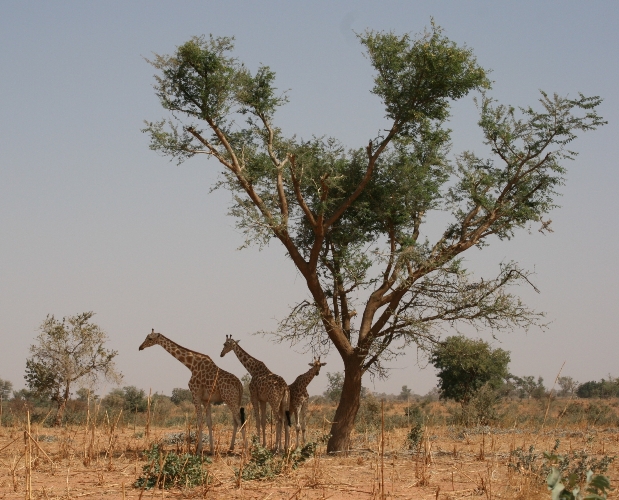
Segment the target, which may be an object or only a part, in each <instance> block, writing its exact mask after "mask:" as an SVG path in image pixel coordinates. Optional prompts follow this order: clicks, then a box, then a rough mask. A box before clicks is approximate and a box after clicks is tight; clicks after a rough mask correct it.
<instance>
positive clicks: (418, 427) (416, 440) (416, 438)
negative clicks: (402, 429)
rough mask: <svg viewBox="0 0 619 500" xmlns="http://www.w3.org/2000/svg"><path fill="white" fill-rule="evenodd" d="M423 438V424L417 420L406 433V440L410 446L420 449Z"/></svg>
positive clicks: (413, 448)
mask: <svg viewBox="0 0 619 500" xmlns="http://www.w3.org/2000/svg"><path fill="white" fill-rule="evenodd" d="M422 440H423V424H422V423H421V422H419V421H418V422H416V423H415V425H413V426H412V427H411V429H410V431H408V434H407V435H406V442H407V443H408V448H409V449H410V450H413V451H418V450H419V447H420V446H421V441H422Z"/></svg>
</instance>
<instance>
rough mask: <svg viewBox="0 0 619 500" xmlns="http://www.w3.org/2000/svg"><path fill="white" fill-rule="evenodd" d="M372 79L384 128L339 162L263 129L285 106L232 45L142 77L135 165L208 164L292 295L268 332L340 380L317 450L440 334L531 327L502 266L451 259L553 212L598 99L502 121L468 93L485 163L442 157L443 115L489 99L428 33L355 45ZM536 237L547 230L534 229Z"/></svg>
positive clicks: (551, 102)
mask: <svg viewBox="0 0 619 500" xmlns="http://www.w3.org/2000/svg"><path fill="white" fill-rule="evenodd" d="M359 40H360V42H361V44H362V45H363V46H364V47H365V49H366V51H367V56H368V58H369V60H370V62H371V64H372V66H373V68H374V70H375V71H376V76H375V79H374V82H375V85H374V88H373V89H372V93H373V94H375V95H376V96H377V97H378V98H379V99H381V101H382V102H383V104H384V107H385V117H386V119H387V120H388V126H387V128H386V129H385V130H384V131H382V132H380V133H379V134H378V135H377V136H376V137H374V138H371V139H370V140H369V142H366V144H367V145H366V146H365V147H361V148H357V149H351V150H347V149H346V148H344V147H343V146H342V145H341V144H340V143H338V142H337V141H336V140H335V139H331V138H314V139H312V140H309V141H303V140H299V139H297V138H296V137H294V136H293V137H287V136H285V135H284V133H283V132H282V130H281V129H280V128H278V127H277V126H276V125H275V123H274V116H275V111H276V110H277V108H278V107H279V106H281V105H284V104H285V103H286V102H287V96H286V94H285V93H278V91H277V89H276V87H275V84H274V79H275V73H274V72H273V71H272V70H271V69H270V68H269V67H268V66H260V67H259V68H258V70H257V71H256V72H255V73H253V74H252V73H251V72H250V71H249V70H248V69H247V68H246V67H245V66H244V65H242V64H240V63H239V62H238V61H237V60H236V59H234V58H233V57H232V56H231V55H230V51H231V50H232V49H233V39H231V38H214V37H210V38H205V37H195V38H192V39H191V40H189V41H188V42H186V43H185V44H183V45H181V46H179V47H177V49H176V51H175V52H174V53H173V54H172V55H156V56H155V57H154V58H153V60H151V61H149V62H150V63H151V64H152V65H153V66H154V67H155V68H156V69H157V70H158V72H157V74H156V76H155V80H156V83H155V85H154V88H155V92H156V94H157V96H158V97H159V99H160V102H161V105H162V106H163V107H164V108H165V109H166V110H168V111H169V112H170V116H169V118H167V119H164V120H162V121H160V122H147V125H146V128H145V130H144V131H145V132H147V133H149V134H150V137H151V145H150V147H151V149H153V150H156V151H159V152H161V153H162V154H164V155H169V156H171V157H172V158H175V159H177V160H178V162H179V163H180V162H182V161H185V160H187V159H189V158H191V157H193V156H196V155H206V156H207V157H211V158H214V159H215V160H216V161H217V162H219V164H220V165H221V167H222V171H223V175H222V177H221V179H220V181H219V182H218V184H217V185H216V187H219V188H225V189H228V190H230V191H231V192H232V193H233V195H234V201H233V204H232V206H231V209H230V213H231V214H232V215H233V216H234V217H236V219H237V225H238V227H239V228H240V229H241V230H242V231H243V232H244V234H245V236H246V244H251V243H255V244H258V245H264V244H267V243H268V242H269V241H270V240H271V239H276V240H278V241H279V242H281V244H282V245H283V246H284V249H285V251H286V253H287V256H288V257H289V258H290V260H291V261H292V263H293V265H294V266H295V267H296V269H297V270H298V272H299V273H300V274H301V275H302V276H303V278H304V279H305V283H306V285H307V290H308V292H309V296H308V298H307V300H304V301H302V302H301V303H299V304H296V305H294V306H293V307H292V309H291V312H290V314H289V315H288V316H287V317H286V318H285V319H283V320H282V321H281V323H280V325H279V328H278V330H277V331H276V332H274V333H275V335H276V338H277V339H279V340H280V341H289V342H292V343H296V342H302V343H305V345H306V346H307V347H308V348H310V349H312V350H315V351H319V352H320V353H324V351H325V350H328V349H329V348H330V347H335V349H336V350H337V351H338V353H339V355H340V356H341V358H342V361H343V364H344V384H343V391H342V397H341V399H340V402H339V406H338V408H337V410H336V414H335V418H334V423H333V426H332V428H331V438H330V440H329V443H328V450H329V451H336V450H343V449H346V447H347V446H348V442H349V436H350V432H351V430H352V429H353V425H354V419H355V416H356V414H357V411H358V409H359V403H360V392H361V379H362V376H363V375H364V374H365V373H370V374H372V375H379V376H383V375H385V373H386V372H385V369H386V365H385V363H386V362H388V361H389V360H392V359H393V358H394V357H395V356H397V355H398V354H400V353H402V352H403V350H402V348H403V347H406V346H408V345H411V344H412V345H417V346H419V347H422V348H424V347H427V346H428V344H429V343H430V344H431V343H432V342H434V341H436V339H437V338H438V337H439V335H440V333H441V331H442V330H443V329H444V327H445V326H453V325H457V324H459V323H461V322H463V323H468V324H471V325H473V326H474V327H477V328H491V329H494V330H501V329H505V328H512V327H516V326H520V327H525V328H526V327H530V326H531V325H537V324H540V322H541V321H542V317H543V315H542V314H539V313H536V312H534V311H532V310H531V309H529V308H527V307H526V306H525V305H524V304H522V303H521V301H520V300H519V299H518V298H517V297H516V296H514V295H513V294H511V293H509V291H508V287H509V286H510V285H517V284H527V283H529V279H528V277H529V273H528V272H526V271H525V270H522V269H521V268H520V267H519V266H518V265H517V264H515V263H503V264H501V265H500V266H499V270H498V273H497V275H496V276H495V277H493V278H490V279H488V278H486V279H476V278H474V277H473V276H472V274H471V273H469V272H467V270H466V269H465V268H464V266H463V262H462V258H461V254H462V253H463V252H464V251H466V250H468V249H469V248H472V247H483V246H484V245H486V244H488V243H489V242H490V241H491V239H493V238H494V239H496V238H498V239H506V238H508V239H509V238H511V237H512V236H514V234H515V232H516V230H517V229H519V228H523V227H527V226H528V225H529V224H530V223H531V222H542V223H544V224H547V222H544V221H543V220H542V217H543V216H544V215H545V214H547V213H548V212H549V211H550V210H551V209H552V208H554V207H555V205H554V202H553V200H554V197H555V195H556V192H555V189H556V187H557V186H559V185H561V184H562V182H563V176H564V172H565V171H564V168H563V167H562V166H561V165H560V161H561V160H563V159H569V158H572V157H573V156H574V155H575V153H573V152H571V151H569V150H567V149H566V148H565V146H566V145H567V144H568V143H569V142H571V141H572V140H573V139H574V138H575V136H576V133H577V132H578V131H583V130H590V129H594V128H596V127H597V126H599V125H601V124H602V123H603V122H602V121H601V119H600V117H599V116H598V115H597V114H596V111H595V109H596V106H597V105H598V104H599V103H600V99H599V98H597V97H585V96H582V95H579V97H578V98H577V99H575V100H574V99H568V98H564V97H559V96H557V95H554V96H550V95H548V94H545V93H542V95H541V98H540V104H541V109H540V110H539V111H536V110H533V109H532V108H525V109H519V110H516V109H514V108H512V107H507V106H503V105H498V104H497V103H495V102H494V101H493V100H492V99H491V98H489V97H487V96H486V95H482V98H481V101H480V102H479V109H480V114H481V117H480V120H479V125H480V127H481V129H482V131H483V134H484V137H485V141H484V142H485V145H486V146H487V149H488V150H489V151H490V154H491V155H492V158H490V159H483V158H481V157H479V156H477V155H476V154H474V153H472V152H465V153H462V154H460V155H459V156H457V157H456V159H455V162H452V161H449V160H448V158H447V154H448V152H449V151H448V149H449V133H450V131H449V130H448V129H447V128H445V125H444V124H445V121H446V120H447V118H448V116H449V109H450V103H451V101H453V100H455V99H458V98H461V97H463V96H465V95H466V94H468V93H469V92H471V91H473V90H481V91H485V89H488V88H489V86H490V82H489V80H488V78H487V72H486V71H485V70H484V69H483V68H482V67H480V66H479V65H478V64H477V62H476V59H475V57H474V55H473V53H472V51H471V50H470V49H468V48H466V47H461V46H458V45H457V44H456V43H454V42H452V41H450V40H449V39H447V38H446V37H445V36H444V35H443V33H442V31H441V29H440V28H438V27H436V26H434V25H433V26H432V28H431V30H430V31H429V32H426V33H424V34H422V35H420V36H419V37H417V38H413V37H411V36H409V35H403V36H398V35H396V34H394V33H391V32H387V33H385V32H374V31H366V32H365V33H364V34H361V35H360V36H359ZM435 210H443V211H447V212H448V213H450V214H451V220H450V222H449V223H448V224H447V226H446V227H445V229H444V231H443V233H442V235H441V236H440V238H438V239H437V240H436V241H429V240H428V239H427V237H424V236H423V234H424V233H423V231H422V229H423V224H424V223H425V222H427V215H428V213H429V212H431V211H435ZM544 227H546V226H544Z"/></svg>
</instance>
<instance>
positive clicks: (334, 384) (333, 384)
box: [323, 372, 344, 401]
mask: <svg viewBox="0 0 619 500" xmlns="http://www.w3.org/2000/svg"><path fill="white" fill-rule="evenodd" d="M342 387H344V374H343V373H342V372H335V373H330V372H327V389H326V390H325V392H324V393H323V395H324V397H325V398H327V399H328V400H329V401H339V400H340V397H341V396H342Z"/></svg>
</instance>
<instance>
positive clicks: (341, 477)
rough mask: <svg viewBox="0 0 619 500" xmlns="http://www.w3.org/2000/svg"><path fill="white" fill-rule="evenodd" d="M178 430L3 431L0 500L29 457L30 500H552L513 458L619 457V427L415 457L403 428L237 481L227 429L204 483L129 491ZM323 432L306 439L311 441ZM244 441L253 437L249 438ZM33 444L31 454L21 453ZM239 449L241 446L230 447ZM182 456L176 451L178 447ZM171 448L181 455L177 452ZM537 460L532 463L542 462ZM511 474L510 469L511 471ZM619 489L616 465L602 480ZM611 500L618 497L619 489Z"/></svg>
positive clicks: (483, 440)
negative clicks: (158, 446) (151, 455)
mask: <svg viewBox="0 0 619 500" xmlns="http://www.w3.org/2000/svg"><path fill="white" fill-rule="evenodd" d="M182 431H183V429H170V428H155V429H151V430H150V431H149V432H148V433H147V432H146V430H145V429H143V428H142V429H140V428H138V429H133V428H130V427H125V428H121V429H117V428H114V426H113V425H111V426H110V427H106V426H101V427H98V428H94V427H92V426H91V427H90V428H86V427H85V426H81V427H78V426H75V427H67V428H63V429H50V428H37V427H36V426H32V428H31V430H30V434H31V435H32V437H33V439H32V440H25V438H24V426H22V427H19V426H15V427H9V428H0V499H14V498H22V499H23V498H28V491H27V488H26V486H27V472H28V471H27V465H28V460H27V456H28V454H29V453H30V456H31V463H32V466H31V471H30V475H31V485H32V486H31V492H32V493H31V498H35V499H50V500H51V499H73V498H75V499H77V498H88V499H98V498H106V499H107V498H110V499H116V498H118V499H122V498H125V499H129V498H131V499H139V498H144V499H149V498H212V499H261V500H266V499H273V500H275V499H290V500H292V499H326V498H330V499H333V500H338V499H357V498H376V499H379V498H390V499H391V498H413V499H440V500H446V499H459V498H469V497H473V498H485V499H500V498H506V499H507V498H509V499H536V498H544V499H548V498H550V495H549V493H548V491H547V489H546V487H545V485H544V484H543V483H541V482H540V481H539V479H538V478H536V477H534V476H533V475H532V474H530V473H529V472H528V471H527V470H524V468H522V467H521V470H520V471H518V470H516V469H515V468H514V466H513V465H514V464H515V459H514V458H513V456H512V454H511V451H513V450H515V449H517V448H519V447H520V448H522V449H523V450H526V451H528V450H529V447H530V446H531V445H533V446H534V447H535V452H536V453H539V454H541V452H542V451H550V450H551V449H552V448H553V446H554V444H555V442H556V439H560V440H561V445H560V446H561V447H560V449H559V453H561V452H562V451H563V452H567V451H568V450H570V451H571V450H583V451H585V452H586V453H587V455H588V456H589V457H598V458H600V457H603V456H604V455H611V456H612V455H616V454H619V429H617V428H597V429H596V428H587V427H584V426H578V427H573V428H559V429H552V428H551V429H546V430H543V431H542V432H539V430H523V429H515V428H512V429H491V428H476V429H469V430H463V429H455V428H453V427H447V426H439V427H428V428H426V429H425V433H424V436H425V437H424V440H423V442H422V443H421V446H420V449H419V451H417V452H413V451H411V450H410V449H409V446H408V443H407V441H406V436H407V431H406V429H395V430H392V431H388V432H385V433H384V453H382V454H381V453H380V439H381V436H380V433H379V431H378V432H375V433H374V434H372V433H365V434H363V435H355V436H354V445H353V446H354V448H353V449H352V450H351V451H350V452H348V453H347V454H342V455H341V456H332V455H326V453H325V446H324V444H319V445H318V447H317V449H316V452H315V454H314V455H313V456H312V457H311V458H309V459H308V460H307V461H305V462H304V463H303V464H302V465H301V466H300V467H298V468H297V469H295V470H287V471H286V472H285V473H283V474H282V475H280V476H278V477H277V478H275V479H272V480H253V481H240V482H239V481H238V480H237V477H236V474H235V472H236V470H238V469H239V466H240V465H241V461H242V460H243V463H246V462H247V455H246V454H244V452H243V447H242V446H240V447H239V446H237V450H236V451H235V453H227V452H225V451H224V450H226V449H227V445H228V443H229V440H230V434H229V433H230V430H229V429H227V428H226V427H225V426H216V428H215V436H216V438H217V439H218V440H217V442H216V450H215V453H214V455H213V456H212V457H210V458H211V460H212V463H211V464H210V465H208V471H209V476H210V478H211V480H210V482H209V484H208V485H204V486H200V487H196V488H191V489H169V490H162V489H151V490H141V489H139V488H135V487H134V483H135V481H136V479H137V478H138V477H139V476H140V475H141V474H142V467H143V465H144V464H145V461H144V457H143V453H142V452H143V451H144V450H145V449H147V448H148V447H149V445H150V444H151V443H153V442H162V440H165V439H166V436H169V435H171V434H172V433H175V432H176V433H179V432H182ZM320 433H321V430H315V431H314V433H313V434H312V432H310V435H309V438H310V439H312V438H316V437H317V436H319V435H320ZM250 434H251V433H250ZM28 441H30V451H28V445H27V444H25V443H27V442H28ZM237 443H238V441H237ZM181 448H182V445H181ZM167 449H168V450H171V451H174V450H177V451H179V452H180V451H183V450H182V449H179V445H178V444H176V445H168V446H167ZM542 461H543V460H542V459H541V458H540V459H539V460H538V461H537V462H536V463H538V464H539V463H541V462H542ZM510 463H511V464H512V466H511V467H510V466H508V465H509V464H510ZM606 475H608V476H609V477H610V479H611V484H614V485H615V486H617V485H619V459H618V460H617V461H616V462H614V463H612V464H611V466H610V468H609V470H608V472H607V473H606ZM609 498H619V496H618V493H617V490H615V491H613V492H612V493H611V495H610V496H609Z"/></svg>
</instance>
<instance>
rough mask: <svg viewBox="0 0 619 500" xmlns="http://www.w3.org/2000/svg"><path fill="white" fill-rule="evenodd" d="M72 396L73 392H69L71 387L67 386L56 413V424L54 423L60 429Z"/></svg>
mask: <svg viewBox="0 0 619 500" xmlns="http://www.w3.org/2000/svg"><path fill="white" fill-rule="evenodd" d="M70 395H71V392H70V390H69V386H68V385H67V386H66V387H65V390H64V394H63V396H62V399H61V400H60V401H59V402H58V411H57V412H56V422H55V423H54V425H55V426H56V427H60V425H62V416H63V415H64V410H65V408H66V406H67V401H68V400H69V396H70Z"/></svg>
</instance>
